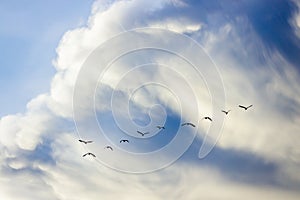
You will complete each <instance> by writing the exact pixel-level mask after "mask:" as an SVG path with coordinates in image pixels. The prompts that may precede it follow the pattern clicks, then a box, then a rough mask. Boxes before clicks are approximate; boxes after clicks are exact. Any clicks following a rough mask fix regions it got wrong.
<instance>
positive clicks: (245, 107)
mask: <svg viewBox="0 0 300 200" xmlns="http://www.w3.org/2000/svg"><path fill="white" fill-rule="evenodd" d="M252 106H253V105H250V106H243V105H239V107H240V108H243V109H245V110H248V108H250V107H252Z"/></svg>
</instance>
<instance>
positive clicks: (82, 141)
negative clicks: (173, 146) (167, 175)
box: [78, 105, 253, 158]
mask: <svg viewBox="0 0 300 200" xmlns="http://www.w3.org/2000/svg"><path fill="white" fill-rule="evenodd" d="M252 106H253V105H249V106H243V105H239V108H242V109H244V110H245V111H247V110H248V109H249V108H251V107H252ZM230 111H231V110H227V111H226V110H221V112H223V113H225V115H228V113H229V112H230ZM203 119H206V120H209V121H211V122H212V121H213V120H212V119H211V118H210V117H203V118H202V120H203ZM181 126H192V127H196V126H195V124H193V123H191V122H186V123H183V124H181ZM156 128H158V129H159V130H162V129H165V127H164V126H156ZM137 133H138V134H140V135H141V136H145V135H147V134H149V133H150V132H141V131H137ZM78 141H79V142H81V143H83V144H90V143H92V142H93V141H92V140H87V141H85V140H82V139H79V140H78ZM120 143H129V140H127V139H122V140H120ZM104 149H109V150H111V151H113V150H114V149H113V148H112V147H111V146H109V145H107V146H105V147H104ZM85 156H92V157H94V158H95V157H96V155H95V154H93V153H91V152H88V153H85V154H83V156H82V157H85Z"/></svg>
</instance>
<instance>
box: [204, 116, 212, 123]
mask: <svg viewBox="0 0 300 200" xmlns="http://www.w3.org/2000/svg"><path fill="white" fill-rule="evenodd" d="M203 119H207V120H209V121H211V122H212V119H211V118H210V117H203Z"/></svg>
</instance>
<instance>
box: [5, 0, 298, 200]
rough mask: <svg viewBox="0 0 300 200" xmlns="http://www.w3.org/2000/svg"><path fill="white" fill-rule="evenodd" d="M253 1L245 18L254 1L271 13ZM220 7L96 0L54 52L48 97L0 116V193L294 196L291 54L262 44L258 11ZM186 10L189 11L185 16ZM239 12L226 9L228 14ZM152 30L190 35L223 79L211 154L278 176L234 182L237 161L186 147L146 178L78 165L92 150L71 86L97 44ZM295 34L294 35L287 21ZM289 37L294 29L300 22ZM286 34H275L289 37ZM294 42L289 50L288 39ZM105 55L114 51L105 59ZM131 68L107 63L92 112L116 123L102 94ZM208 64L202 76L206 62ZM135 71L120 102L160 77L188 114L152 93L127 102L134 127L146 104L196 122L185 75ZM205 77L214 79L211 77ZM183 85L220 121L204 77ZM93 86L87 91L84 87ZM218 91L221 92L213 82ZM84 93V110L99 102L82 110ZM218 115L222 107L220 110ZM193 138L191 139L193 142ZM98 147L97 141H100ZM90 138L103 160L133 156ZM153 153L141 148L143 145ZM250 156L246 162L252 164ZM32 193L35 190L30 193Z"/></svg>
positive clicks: (159, 59)
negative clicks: (78, 122) (78, 121)
mask: <svg viewBox="0 0 300 200" xmlns="http://www.w3.org/2000/svg"><path fill="white" fill-rule="evenodd" d="M199 2H200V1H199ZM217 2H218V1H217ZM276 2H277V1H276ZM277 3H278V2H277ZM253 4H254V5H247V4H242V5H243V6H244V7H241V8H243V9H244V10H245V12H246V11H247V12H250V11H251V9H252V6H254V7H255V6H259V7H260V8H261V9H262V10H264V9H265V6H266V5H265V4H264V3H260V2H254V3H253ZM220 5H221V8H222V9H220V10H218V12H216V10H217V8H216V7H215V6H213V4H212V5H211V6H209V7H207V8H206V10H205V9H204V10H205V11H203V12H201V14H199V15H196V16H195V13H194V12H192V11H193V10H194V8H191V6H192V5H191V2H188V1H187V2H184V1H163V0H159V1H155V3H153V2H152V3H150V2H147V1H138V0H133V1H115V2H113V1H96V2H95V3H94V6H93V8H92V13H91V16H90V18H89V20H88V22H87V24H86V26H84V27H80V28H77V29H74V30H70V31H68V32H66V33H65V35H64V36H63V38H62V39H61V41H60V44H59V46H58V47H57V58H56V59H55V60H54V61H53V64H54V66H55V68H56V70H57V73H56V75H55V76H54V77H53V79H52V82H51V88H50V91H49V93H47V94H41V95H39V96H37V97H36V98H34V99H33V100H31V101H30V102H29V103H28V105H27V111H26V112H25V113H20V114H16V115H9V116H5V117H3V118H1V120H0V148H1V149H0V150H1V154H0V160H1V170H0V175H1V179H0V180H1V181H0V188H1V189H0V190H1V193H0V197H2V198H3V199H7V200H13V199H21V200H23V199H24V200H26V199H60V200H67V199H99V197H100V198H101V199H117V198H120V199H141V198H142V199H164V198H165V197H166V196H169V197H170V199H199V198H204V199H224V198H225V199H241V198H245V199H247V198H248V199H254V198H263V199H271V198H272V199H283V198H284V199H298V198H299V195H300V194H299V191H298V190H297V188H299V186H300V177H299V175H298V174H299V171H300V160H299V158H300V155H299V154H300V149H299V146H300V144H299V143H300V142H299V140H298V139H299V134H298V133H300V125H299V124H300V123H299V121H300V117H299V116H300V115H299V114H300V110H299V108H300V106H299V104H300V96H299V94H300V92H299V88H298V87H297V86H298V85H299V80H300V79H299V73H298V71H297V70H298V69H297V66H295V62H296V60H295V59H292V58H293V57H294V53H291V55H290V56H289V55H287V49H285V48H282V46H280V45H274V46H275V47H272V48H270V42H272V38H266V37H267V36H269V35H265V34H264V33H261V30H260V29H259V30H258V26H259V24H257V23H259V21H255V22H254V21H253V19H252V18H251V16H252V15H251V16H250V17H249V16H245V15H242V14H241V13H240V12H236V10H234V8H230V9H233V10H234V14H235V15H228V17H229V19H230V20H224V18H223V17H224V15H226V14H227V12H228V9H229V8H227V7H224V5H223V4H220ZM293 5H294V4H293ZM195 6H196V7H197V6H198V7H199V9H200V8H201V9H203V8H202V7H201V6H207V4H206V3H203V2H202V1H201V2H200V3H197V4H195ZM284 8H285V9H286V12H287V13H289V12H294V10H292V9H290V8H289V7H284ZM189 9H190V10H191V12H190V13H188V12H187V10H189ZM201 9H200V10H201ZM209 9H211V12H209ZM233 10H230V11H231V14H232V13H233ZM275 10H276V9H275ZM270 12H271V13H269V14H270V15H273V14H274V13H273V12H272V10H271V11H270ZM262 13H263V12H262ZM199 16H200V17H199ZM290 16H296V17H295V20H294V21H296V24H297V19H298V17H297V15H289V14H288V15H284V17H285V18H284V20H293V19H289V17H290ZM198 17H199V18H198ZM252 17H253V16H252ZM274 23H276V20H275V22H274ZM285 25H286V24H285ZM146 26H154V27H159V28H166V29H170V30H172V31H176V32H179V33H184V34H186V35H188V36H189V37H191V38H192V39H194V40H196V41H197V42H199V43H200V44H201V45H202V46H203V48H204V49H205V51H207V53H208V54H209V56H210V57H211V58H212V59H213V60H214V62H215V63H216V65H217V66H218V69H219V70H220V74H221V76H222V80H223V83H224V87H225V92H226V102H225V103H226V108H222V107H219V109H232V112H231V113H229V115H228V116H226V118H225V124H224V127H223V132H222V135H221V137H220V138H219V140H218V143H217V146H216V148H217V150H216V151H219V152H220V155H221V156H224V157H223V158H224V159H228V158H229V157H230V156H226V155H227V154H226V152H227V153H228V152H230V151H232V152H231V153H229V154H231V155H239V156H241V155H242V156H244V159H247V160H249V163H251V162H250V160H251V159H254V158H255V159H257V160H260V162H261V163H264V164H266V165H265V166H266V170H269V169H270V170H271V166H274V169H273V171H274V173H272V174H271V175H270V176H272V177H271V180H272V183H268V181H265V182H263V181H261V182H260V180H257V181H258V183H255V182H254V181H253V180H252V181H250V180H246V179H242V178H241V179H238V178H237V179H235V178H234V176H241V174H238V173H236V174H235V173H233V175H232V176H228V175H227V172H229V168H231V167H234V166H236V165H237V166H239V165H240V164H241V163H239V162H237V163H232V164H231V163H229V164H228V166H225V164H224V162H221V163H222V164H224V168H223V169H222V165H221V166H217V164H216V163H217V162H216V159H220V158H219V157H218V158H211V157H208V158H206V159H203V160H198V159H197V157H196V156H195V155H196V154H192V155H191V154H190V153H189V152H187V153H186V155H184V157H183V158H182V159H180V160H179V162H177V163H175V164H174V165H172V166H170V167H168V168H166V169H163V170H161V171H158V172H154V173H149V174H145V175H132V174H124V173H120V172H116V171H114V170H112V169H109V168H107V167H105V166H103V165H101V164H99V163H98V162H96V161H95V160H94V159H92V158H82V154H83V153H85V151H86V150H88V149H87V148H86V147H83V146H82V145H81V144H79V143H77V140H78V137H77V134H76V126H75V125H74V123H73V121H72V120H73V107H72V102H73V91H74V85H75V83H76V78H77V75H78V73H79V72H80V70H81V66H82V65H83V63H84V62H85V61H86V59H87V57H88V56H89V55H90V54H91V53H92V52H93V51H94V50H95V48H97V47H98V46H99V45H101V44H103V42H105V41H107V40H108V39H110V38H111V37H113V36H116V35H118V34H120V33H121V32H123V31H126V30H130V29H134V28H140V27H146ZM289 28H291V29H292V26H290V27H289ZM291 31H293V32H295V31H297V29H296V27H294V29H292V30H291ZM285 34H286V33H284V34H283V35H280V36H278V37H279V38H282V37H284V36H286V35H285ZM162 37H163V36H162ZM164 39H167V38H164ZM273 39H274V38H273ZM289 42H290V43H292V42H293V40H289ZM297 45H298V44H297V42H296V43H293V52H295V51H296V50H297V48H299V46H297ZM174 48H176V49H179V50H180V49H181V48H182V45H181V44H180V43H178V44H174ZM113 50H114V49H112V51H113ZM109 53H110V52H107V54H108V55H109ZM141 55H142V54H141ZM148 56H149V57H151V56H152V57H153V60H152V61H153V62H154V63H160V64H164V65H166V66H173V68H172V69H177V70H178V71H179V72H181V75H183V76H184V77H185V78H186V77H187V76H188V75H189V73H186V74H185V71H186V70H185V69H187V70H189V69H188V65H185V63H184V62H182V61H180V60H175V59H174V60H173V59H170V58H172V57H170V56H169V55H166V54H163V53H162V54H157V55H156V54H155V53H153V52H148ZM133 57H134V55H133ZM152 57H151V58H152ZM138 58H139V59H136V60H135V61H136V64H139V63H142V62H143V57H142V56H140V57H138ZM291 59H292V61H293V62H291ZM132 61H133V59H128V60H126V59H125V58H124V59H123V60H122V59H121V60H119V62H116V64H115V67H116V68H115V69H114V68H113V67H112V68H110V69H109V70H110V71H108V72H107V74H108V75H107V77H104V84H103V85H102V87H100V88H99V89H100V90H99V93H97V95H99V99H100V100H101V101H100V102H101V104H100V105H99V104H97V106H98V107H97V106H96V108H97V110H98V111H99V114H100V115H101V116H102V115H103V116H104V117H103V120H106V119H109V115H107V111H110V105H109V104H110V99H109V98H107V96H108V95H109V94H111V93H112V92H115V91H116V84H117V83H118V78H119V77H121V75H122V73H123V72H126V71H128V69H130V67H129V66H130V65H128V64H132ZM201 69H202V70H206V68H205V65H204V67H202V68H201ZM122 70H123V71H122ZM134 73H136V74H134ZM134 73H133V74H132V76H133V77H139V76H140V77H141V79H135V80H134V79H131V80H130V79H125V81H127V82H126V86H128V87H127V88H126V87H123V88H122V87H121V88H118V89H119V90H117V91H116V92H119V93H118V94H120V100H122V98H124V99H127V97H128V96H130V95H131V93H132V91H130V89H132V88H131V87H130V86H131V84H132V85H139V84H141V83H142V82H143V79H150V80H153V81H154V82H155V81H158V80H164V81H165V83H166V84H167V85H172V87H174V88H178V91H177V92H176V94H177V95H178V96H184V97H185V98H184V99H180V101H182V104H183V108H184V109H185V110H187V112H185V113H186V114H185V115H184V116H181V113H180V109H178V107H177V106H178V105H177V104H176V101H175V100H174V98H173V97H172V95H171V93H167V92H166V91H164V93H163V94H162V89H161V88H156V87H152V88H151V87H148V88H147V87H146V88H143V89H142V90H140V91H139V92H137V93H136V94H135V95H134V96H133V97H134V98H132V99H131V103H132V113H133V114H134V116H135V118H134V120H136V121H137V123H140V124H141V123H142V122H143V121H144V120H146V119H147V117H149V116H148V115H147V114H148V111H149V108H151V106H152V105H153V104H154V103H160V104H162V105H164V106H165V107H166V111H171V112H172V116H173V117H174V118H175V120H174V121H175V122H177V123H178V121H180V117H182V118H183V119H184V120H191V119H195V118H199V116H195V110H194V107H193V105H191V104H189V102H191V101H192V99H191V98H193V97H192V96H190V95H189V94H188V91H186V90H182V91H179V90H180V89H181V88H183V84H182V82H180V80H179V78H180V77H179V76H178V77H176V75H175V74H172V77H171V78H170V74H171V73H170V72H169V71H168V69H166V68H163V67H160V68H154V69H152V71H151V70H150V71H146V70H140V71H138V70H137V71H135V72H134ZM153 74H155V75H156V76H155V77H154V76H153ZM91 76H93V72H90V74H86V78H87V80H89V78H90V77H91ZM205 78H206V79H208V78H210V80H211V79H212V78H213V77H204V79H205ZM186 79H188V80H189V82H191V83H192V84H191V85H192V86H193V89H195V90H196V91H197V92H196V93H195V95H196V97H197V99H200V100H199V101H198V102H197V103H198V104H199V106H200V115H201V116H200V117H203V116H204V115H212V114H215V115H216V113H212V105H211V98H210V95H209V91H208V90H207V88H206V86H205V83H204V81H203V80H201V81H199V80H198V79H196V78H194V77H193V76H192V77H188V78H186ZM129 80H130V81H129ZM87 82H88V81H87ZM86 88H87V90H88V89H91V88H90V86H89V85H87V86H86ZM128 88H129V90H128ZM213 88H214V89H216V88H218V86H217V85H216V86H215V85H213ZM84 94H85V90H83V91H82V95H81V96H82V97H83V99H82V106H83V108H84V109H83V111H84V110H86V109H92V108H93V106H94V105H90V104H85V102H84V97H85V96H84ZM97 97H98V96H97ZM145 97H146V98H145ZM117 103H118V102H117ZM119 103H120V104H119V105H120V106H119V108H120V109H119V110H118V111H119V112H120V113H119V115H120V116H121V118H122V114H124V113H125V112H126V111H127V110H126V109H127V107H126V106H127V105H125V106H123V104H121V103H122V101H120V102H119ZM238 104H247V105H248V104H253V105H254V106H253V109H250V110H249V111H247V112H244V111H243V110H241V109H239V108H238V107H237V105H238ZM220 105H221V104H220ZM159 111H160V110H159ZM141 113H142V114H141ZM152 114H153V115H151V116H152V117H153V120H158V121H160V120H162V118H161V116H160V115H159V114H157V113H155V112H153V113H152ZM222 114H223V113H221V112H220V115H222ZM202 115H203V116H202ZM83 116H84V115H83ZM145 116H146V117H145ZM191 116H192V117H191ZM217 120H219V119H217ZM125 122H126V121H125ZM175 122H174V124H176V123H175ZM86 123H87V124H86V127H88V128H89V129H88V132H87V133H85V134H84V135H82V136H83V137H89V136H90V137H97V136H96V135H97V132H96V128H98V127H91V126H90V124H88V122H86ZM112 124H113V123H112ZM174 124H173V125H174ZM108 125H110V123H108ZM141 127H143V126H142V125H141ZM175 128H176V127H175ZM208 128H209V124H207V123H204V122H203V121H201V123H200V124H199V129H198V132H197V139H198V140H200V141H202V140H203V138H204V135H205V133H206V132H207V129H208ZM113 130H114V129H113V128H112V127H109V128H108V131H112V132H111V137H112V139H116V138H119V134H120V133H114V132H113ZM189 134H190V133H189V132H187V137H188V135H189ZM97 142H100V144H101V145H102V143H101V141H97ZM161 142H164V141H161ZM95 143H96V142H95ZM95 143H94V144H92V145H94V146H91V147H90V148H91V149H95V150H98V151H99V152H101V153H103V154H104V155H106V156H107V157H112V156H111V155H112V153H114V154H113V155H114V158H115V159H118V160H121V161H123V162H124V163H126V161H127V160H126V158H122V157H121V156H120V154H118V153H117V151H116V152H105V151H104V150H103V146H101V145H100V146H96V144H95ZM145 144H146V143H145ZM103 145H105V144H103ZM150 146H151V145H149V146H147V145H145V148H146V147H149V148H150ZM140 148H142V145H141V146H139V145H136V146H135V145H133V147H132V149H128V150H129V151H133V152H134V151H138V150H139V149H140ZM100 149H101V150H100ZM191 149H192V150H194V149H198V146H196V145H195V144H194V143H193V145H192V146H191ZM195 151H196V150H195ZM107 153H108V154H107ZM212 155H214V153H212ZM245 155H251V156H252V157H253V158H251V156H245ZM193 156H194V157H193ZM157 159H159V158H157ZM251 161H252V160H251ZM151 162H153V161H151V160H146V161H145V162H143V163H139V162H137V163H126V164H127V165H129V166H130V165H137V166H141V167H142V166H143V165H145V166H147V165H151V164H152V163H151ZM267 164H270V165H267ZM241 166H244V165H241ZM253 166H255V165H253ZM257 166H258V165H257ZM246 171H247V170H246ZM258 171H259V170H258ZM247 172H249V173H250V172H251V173H253V174H247V175H245V177H251V176H254V177H257V176H258V175H257V174H256V173H258V172H255V169H253V170H249V171H247ZM174 188H176V190H174ZM33 189H34V191H37V192H34V193H33V192H32V190H33ZM1 195H2V196H1Z"/></svg>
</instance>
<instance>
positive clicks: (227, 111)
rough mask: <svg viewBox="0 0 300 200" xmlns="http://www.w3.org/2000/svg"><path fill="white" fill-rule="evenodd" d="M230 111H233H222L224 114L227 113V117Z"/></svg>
mask: <svg viewBox="0 0 300 200" xmlns="http://www.w3.org/2000/svg"><path fill="white" fill-rule="evenodd" d="M230 111H231V110H228V111H226V110H222V112H223V113H225V115H228V113H229V112H230Z"/></svg>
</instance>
